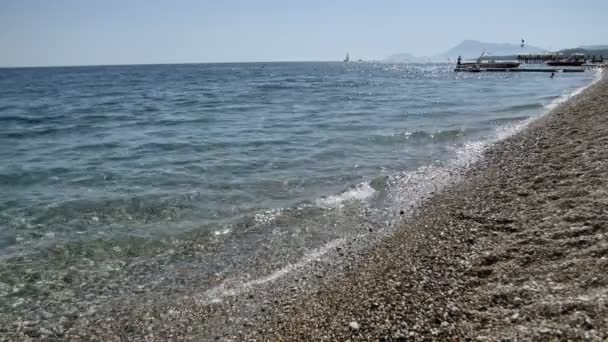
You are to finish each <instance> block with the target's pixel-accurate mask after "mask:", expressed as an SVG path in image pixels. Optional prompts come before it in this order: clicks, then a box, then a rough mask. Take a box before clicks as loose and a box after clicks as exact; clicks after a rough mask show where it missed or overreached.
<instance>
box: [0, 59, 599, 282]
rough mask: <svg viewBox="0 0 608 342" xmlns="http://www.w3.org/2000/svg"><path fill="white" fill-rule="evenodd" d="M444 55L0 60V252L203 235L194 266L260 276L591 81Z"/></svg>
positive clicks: (337, 237)
mask: <svg viewBox="0 0 608 342" xmlns="http://www.w3.org/2000/svg"><path fill="white" fill-rule="evenodd" d="M453 67H454V66H453V65H450V64H384V63H373V62H354V63H353V62H351V63H342V62H307V63H295V62H294V63H234V64H231V63H227V64H180V65H129V66H90V67H48V68H16V69H8V68H5V69H0V255H3V256H4V257H3V258H4V259H0V260H4V261H0V262H9V261H10V258H11V257H13V256H15V255H28V254H35V253H38V252H40V251H43V250H45V249H47V248H50V246H54V245H57V244H63V245H66V244H69V245H79V244H80V245H82V246H89V244H90V242H91V241H97V242H103V243H104V244H105V245H104V246H106V245H107V246H110V247H108V248H113V247H111V246H113V245H119V244H120V243H121V242H122V241H141V243H142V244H143V243H149V242H151V241H152V242H155V241H156V242H167V243H170V242H171V241H196V243H198V244H201V245H205V244H209V245H210V246H211V245H213V248H212V249H209V251H208V252H207V253H206V254H205V257H204V260H203V261H200V260H199V261H198V262H200V263H202V264H204V267H203V266H201V267H202V268H205V269H209V272H213V274H217V273H218V272H219V273H222V272H223V273H224V274H228V275H230V274H232V275H233V276H237V275H238V274H256V273H255V272H253V271H252V270H254V269H255V268H256V267H260V266H259V265H260V264H264V265H265V267H267V268H269V269H270V271H272V272H274V273H268V272H266V273H263V272H262V273H263V274H261V275H258V276H263V278H262V279H263V280H264V281H272V280H273V279H274V278H277V277H280V276H281V275H282V274H284V273H286V272H288V271H290V270H293V269H294V268H297V267H299V266H300V265H303V264H305V263H306V262H307V260H310V259H311V258H313V257H318V256H319V255H322V254H323V253H324V252H325V251H326V250H327V249H328V248H329V247H332V246H335V245H336V244H338V243H340V241H344V239H347V238H349V237H352V236H357V237H358V238H359V239H363V240H365V239H369V240H370V241H371V240H374V239H378V236H381V235H382V234H389V233H390V231H391V230H394V229H396V228H397V227H399V225H400V224H401V223H402V222H403V219H404V215H409V214H411V212H413V211H414V210H415V208H416V206H417V205H418V204H419V203H420V201H421V200H423V199H424V198H427V197H428V196H430V195H432V193H433V192H434V191H437V190H440V189H441V188H442V187H444V186H446V185H448V184H450V182H453V181H457V178H458V175H459V174H460V172H459V171H460V170H463V169H466V167H468V166H469V165H470V164H471V163H474V162H475V161H476V160H478V159H479V158H480V156H481V155H482V153H483V151H484V149H486V148H487V147H488V146H491V144H493V143H494V142H496V141H499V140H501V139H504V138H506V137H508V136H510V135H512V134H514V133H516V132H517V131H519V130H521V129H522V128H524V127H525V126H526V125H527V124H529V123H530V122H531V121H533V120H534V119H536V118H538V117H540V116H542V115H544V114H545V113H547V112H548V111H550V110H551V109H552V108H554V107H555V106H558V105H559V104H560V103H561V102H564V101H565V100H567V99H568V98H569V97H570V96H572V95H573V94H576V93H578V92H580V91H581V90H582V89H583V88H584V87H586V86H589V85H590V84H591V83H592V82H593V81H594V80H597V79H598V77H599V74H598V72H596V71H586V72H584V73H558V74H556V76H555V77H554V78H550V77H549V74H547V73H455V72H453ZM278 251H280V252H278ZM134 257H135V256H134ZM137 257H141V256H137ZM268 265H270V267H269V266H268ZM210 274H211V273H210Z"/></svg>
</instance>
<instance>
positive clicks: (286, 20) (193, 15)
mask: <svg viewBox="0 0 608 342" xmlns="http://www.w3.org/2000/svg"><path fill="white" fill-rule="evenodd" d="M607 18H608V0H568V1H564V0H502V1H493V0H483V1H471V0H470V1H467V0H461V1H452V0H418V1H405V0H402V1H397V0H377V1H371V0H370V1H362V0H301V1H295V0H294V1H290V0H198V1H195V0H182V1H180V0H174V1H170V0H98V1H87V0H0V46H1V49H2V50H1V53H0V66H16V65H81V64H133V63H180V62H233V61H285V60H287V61H291V60H338V59H341V58H343V56H344V54H345V52H346V51H349V52H350V54H351V57H352V58H357V59H358V58H363V59H380V58H384V57H386V56H388V55H391V54H394V53H400V52H409V53H412V54H414V55H433V54H437V53H440V52H443V51H445V50H447V49H448V48H450V47H451V46H453V45H455V44H457V43H459V42H460V41H461V40H463V39H478V40H482V41H490V42H511V43H518V42H519V39H520V38H522V37H524V38H525V39H526V40H527V41H528V42H529V44H532V45H537V46H541V47H544V48H551V49H557V48H564V47H574V46H578V45H581V44H608V24H607V22H608V19H607Z"/></svg>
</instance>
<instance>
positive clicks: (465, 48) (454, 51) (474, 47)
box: [383, 40, 548, 63]
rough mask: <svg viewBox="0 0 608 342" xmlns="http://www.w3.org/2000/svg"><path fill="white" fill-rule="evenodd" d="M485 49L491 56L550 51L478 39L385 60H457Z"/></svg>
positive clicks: (476, 55) (400, 54)
mask: <svg viewBox="0 0 608 342" xmlns="http://www.w3.org/2000/svg"><path fill="white" fill-rule="evenodd" d="M483 51H485V52H486V54H488V55H490V56H513V55H517V54H521V53H545V52H548V51H547V50H545V49H543V48H539V47H536V46H531V45H527V44H526V45H524V47H523V48H522V47H521V46H520V45H517V44H509V43H486V42H480V41H478V40H463V41H462V42H461V43H460V44H458V45H456V46H454V47H453V48H451V49H449V50H447V51H446V52H444V53H441V54H438V55H435V56H431V57H416V56H413V55H411V54H409V53H399V54H395V55H392V56H390V57H387V58H386V59H384V60H383V61H384V62H386V63H427V62H445V61H447V60H455V59H456V58H458V56H462V58H463V59H471V58H477V57H479V55H481V53H482V52H483Z"/></svg>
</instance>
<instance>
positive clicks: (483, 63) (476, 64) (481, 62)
mask: <svg viewBox="0 0 608 342" xmlns="http://www.w3.org/2000/svg"><path fill="white" fill-rule="evenodd" d="M484 55H485V52H483V53H482V54H481V56H479V58H477V60H475V61H464V62H463V61H462V59H461V58H460V57H458V62H457V68H460V69H513V68H517V67H519V65H520V64H521V63H519V62H516V61H500V60H499V61H496V60H493V59H482V58H483V56H484Z"/></svg>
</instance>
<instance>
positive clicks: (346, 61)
mask: <svg viewBox="0 0 608 342" xmlns="http://www.w3.org/2000/svg"><path fill="white" fill-rule="evenodd" d="M348 61H350V58H349V57H348V52H347V53H346V57H344V63H348Z"/></svg>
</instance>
